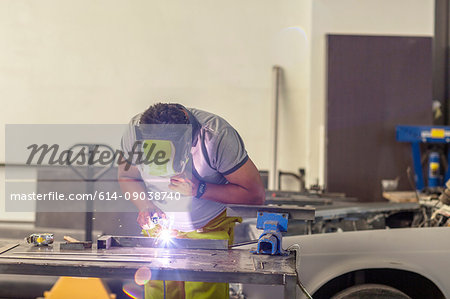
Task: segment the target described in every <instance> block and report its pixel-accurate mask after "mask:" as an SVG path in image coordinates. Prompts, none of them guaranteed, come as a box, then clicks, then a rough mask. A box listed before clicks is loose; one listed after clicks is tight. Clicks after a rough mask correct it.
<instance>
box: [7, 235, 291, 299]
mask: <svg viewBox="0 0 450 299" xmlns="http://www.w3.org/2000/svg"><path fill="white" fill-rule="evenodd" d="M56 245H58V244H56ZM2 250H3V253H2V254H0V272H1V273H5V274H21V275H27V274H28V275H31V274H33V275H50V276H74V277H100V278H120V279H133V278H134V275H135V273H136V271H137V270H138V269H139V268H142V267H147V268H148V269H149V270H150V272H151V279H152V280H177V281H203V282H228V283H233V282H234V283H248V284H268V285H284V286H285V289H286V291H285V294H289V296H288V297H286V298H295V297H294V296H295V295H294V296H292V294H295V284H296V271H295V270H296V268H295V267H296V263H295V261H296V257H295V254H293V253H292V254H290V255H288V256H269V255H254V254H252V253H250V252H249V251H248V250H241V249H233V250H203V249H167V248H126V247H113V248H111V249H96V248H95V246H94V248H93V249H86V250H84V251H73V252H67V251H59V246H49V247H34V246H29V245H26V244H20V245H17V244H11V245H9V249H8V248H6V246H5V247H4V248H2ZM293 290H294V293H293Z"/></svg>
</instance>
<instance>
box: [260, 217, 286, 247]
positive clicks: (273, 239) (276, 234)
mask: <svg viewBox="0 0 450 299" xmlns="http://www.w3.org/2000/svg"><path fill="white" fill-rule="evenodd" d="M288 217H289V214H288V213H271V212H258V217H257V219H256V228H258V229H263V230H264V232H263V233H262V234H261V236H259V240H258V247H257V249H256V251H253V253H258V254H270V255H286V254H287V252H285V251H284V250H283V248H282V247H281V241H282V238H283V236H282V235H281V233H282V232H287V228H288Z"/></svg>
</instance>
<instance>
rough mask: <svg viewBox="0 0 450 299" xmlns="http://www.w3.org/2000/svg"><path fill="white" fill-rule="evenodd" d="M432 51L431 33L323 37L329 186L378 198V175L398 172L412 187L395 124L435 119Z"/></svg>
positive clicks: (402, 183) (404, 149)
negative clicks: (324, 45) (325, 52)
mask: <svg viewBox="0 0 450 299" xmlns="http://www.w3.org/2000/svg"><path fill="white" fill-rule="evenodd" d="M431 53H432V40H431V38H429V37H403V36H352V35H329V36H328V76H327V77H328V90H327V92H328V95H327V150H326V153H327V157H326V158H327V163H326V165H327V168H326V184H327V188H328V191H330V192H344V193H346V194H347V195H348V196H354V197H357V198H359V199H360V200H361V201H380V200H382V196H381V179H385V178H391V179H393V178H395V177H397V176H400V186H399V188H400V189H403V190H412V186H411V184H409V182H408V178H407V175H406V169H407V167H408V166H410V165H411V166H412V160H411V150H410V147H409V144H401V143H398V142H397V141H396V140H395V127H396V125H399V124H403V125H430V124H431V122H432V111H431V106H432V81H431V77H432V57H431Z"/></svg>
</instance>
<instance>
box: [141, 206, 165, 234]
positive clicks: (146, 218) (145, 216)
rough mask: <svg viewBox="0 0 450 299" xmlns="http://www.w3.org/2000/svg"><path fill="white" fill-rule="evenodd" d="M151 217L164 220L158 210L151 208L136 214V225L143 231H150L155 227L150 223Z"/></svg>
mask: <svg viewBox="0 0 450 299" xmlns="http://www.w3.org/2000/svg"><path fill="white" fill-rule="evenodd" d="M153 217H160V218H165V214H164V213H163V212H162V211H161V210H160V209H158V208H157V207H155V206H153V207H151V208H148V209H145V210H142V211H139V214H138V217H137V219H136V220H137V223H138V224H139V225H140V226H141V227H142V228H143V229H150V228H152V227H154V226H155V224H154V223H153V221H152V218H153Z"/></svg>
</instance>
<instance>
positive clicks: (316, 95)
mask: <svg viewBox="0 0 450 299" xmlns="http://www.w3.org/2000/svg"><path fill="white" fill-rule="evenodd" d="M433 31H434V1H433V0H395V1H392V0H378V1H373V0H314V1H313V6H312V33H311V34H312V36H311V40H312V44H311V53H312V54H311V79H310V80H311V88H310V90H311V98H310V108H309V109H310V110H309V113H308V115H309V116H310V118H309V121H308V123H309V126H310V130H308V133H309V138H308V140H309V151H308V155H307V161H308V165H307V169H308V170H309V174H310V176H309V177H308V178H309V179H314V178H319V180H320V182H321V184H323V182H324V177H325V176H324V173H325V166H324V165H325V161H324V159H325V153H324V148H325V129H324V128H325V122H326V115H325V105H326V80H325V79H326V34H356V35H415V36H432V35H433ZM430 110H431V107H430Z"/></svg>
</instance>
